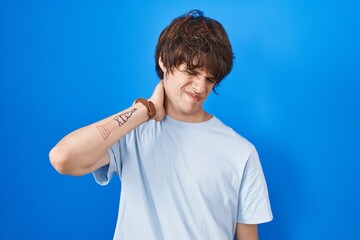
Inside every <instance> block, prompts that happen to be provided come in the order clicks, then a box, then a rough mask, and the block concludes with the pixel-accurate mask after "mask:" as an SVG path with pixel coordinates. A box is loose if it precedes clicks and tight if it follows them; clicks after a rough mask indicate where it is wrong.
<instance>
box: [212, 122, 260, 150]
mask: <svg viewBox="0 0 360 240" xmlns="http://www.w3.org/2000/svg"><path fill="white" fill-rule="evenodd" d="M214 126H215V128H214V129H215V131H218V134H219V136H221V137H222V138H223V140H226V139H227V140H226V142H227V143H231V145H232V146H235V147H237V148H239V149H242V150H246V151H249V152H252V151H254V150H255V146H254V145H253V144H252V143H251V142H250V141H249V140H248V139H246V138H245V137H243V136H242V135H241V134H239V133H238V132H236V131H235V130H234V129H233V128H231V127H229V126H228V125H226V124H224V123H223V122H222V121H221V120H220V119H218V118H216V117H214Z"/></svg>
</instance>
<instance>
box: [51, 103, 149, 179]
mask: <svg viewBox="0 0 360 240" xmlns="http://www.w3.org/2000/svg"><path fill="white" fill-rule="evenodd" d="M148 119H149V115H148V110H147V108H146V107H145V106H144V105H143V104H141V103H137V104H135V105H133V106H131V107H129V108H128V109H126V110H124V111H122V112H119V113H117V114H114V115H112V116H110V117H108V118H105V119H103V120H101V121H98V122H96V123H93V124H91V125H88V126H86V127H83V128H80V129H78V130H75V131H74V132H71V133H70V134H68V135H66V136H65V137H64V138H63V139H62V140H61V141H60V142H59V143H58V144H57V145H56V146H55V147H54V148H53V149H52V150H51V151H50V161H51V163H52V165H53V166H54V168H55V169H56V170H57V171H59V172H60V173H62V174H69V175H84V174H86V173H89V172H91V171H93V170H95V169H94V168H97V167H100V166H101V165H105V164H106V162H104V157H103V156H104V154H107V149H109V148H110V147H111V146H112V145H113V144H114V143H115V142H116V141H118V140H119V139H120V138H122V137H124V136H125V135H126V134H127V133H128V132H130V131H131V130H133V129H134V128H136V127H138V126H140V125H141V124H142V123H144V122H146V121H147V120H148ZM99 161H102V163H99Z"/></svg>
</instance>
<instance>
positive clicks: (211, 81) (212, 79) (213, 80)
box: [206, 78, 216, 84]
mask: <svg viewBox="0 0 360 240" xmlns="http://www.w3.org/2000/svg"><path fill="white" fill-rule="evenodd" d="M206 81H208V82H209V83H212V84H215V83H216V80H215V78H206Z"/></svg>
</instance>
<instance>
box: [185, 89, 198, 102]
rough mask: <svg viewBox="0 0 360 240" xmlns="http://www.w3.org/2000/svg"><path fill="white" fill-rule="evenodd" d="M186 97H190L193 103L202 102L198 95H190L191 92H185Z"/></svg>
mask: <svg viewBox="0 0 360 240" xmlns="http://www.w3.org/2000/svg"><path fill="white" fill-rule="evenodd" d="M185 93H186V95H187V96H188V97H190V99H192V100H193V101H194V102H200V101H201V100H202V97H201V96H200V95H198V94H195V93H192V92H186V91H185Z"/></svg>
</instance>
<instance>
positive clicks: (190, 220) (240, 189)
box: [94, 116, 272, 240]
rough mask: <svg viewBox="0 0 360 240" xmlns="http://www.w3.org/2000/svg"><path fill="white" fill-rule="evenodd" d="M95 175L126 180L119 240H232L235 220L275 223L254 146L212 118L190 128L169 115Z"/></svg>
mask: <svg viewBox="0 0 360 240" xmlns="http://www.w3.org/2000/svg"><path fill="white" fill-rule="evenodd" d="M108 153H109V156H110V164H108V165H106V166H104V167H102V168H99V169H98V170H96V171H94V176H95V179H96V181H97V182H98V183H99V184H101V185H106V184H107V183H108V182H109V181H110V179H111V178H112V176H113V175H114V174H116V173H117V174H118V175H119V176H120V179H121V186H122V187H121V197H120V206H119V213H118V220H117V225H116V230H115V235H114V239H121V240H133V239H147V240H151V239H154V240H161V239H165V240H167V239H171V240H175V239H181V240H187V239H189V240H193V239H200V240H201V239H204V240H209V239H229V240H230V239H233V237H234V234H235V228H236V224H237V223H248V224H258V223H263V222H267V221H271V219H272V212H271V208H270V202H269V198H268V191H267V186H266V182H265V178H264V175H263V171H262V168H261V165H260V161H259V158H258V154H257V152H256V149H255V148H254V146H253V145H252V144H251V143H249V142H248V141H247V140H246V139H244V138H243V137H241V136H240V135H238V134H237V133H236V132H234V131H233V130H232V129H231V128H229V127H227V126H225V125H224V124H223V123H222V122H221V121H220V120H219V119H217V118H216V117H212V118H211V119H210V120H208V121H206V122H202V123H185V122H180V121H176V120H174V119H171V118H170V117H168V116H166V117H165V118H164V120H163V121H161V122H155V121H153V120H152V121H149V122H146V123H144V124H142V125H141V126H140V127H138V128H136V129H134V130H133V131H131V132H130V133H128V134H127V135H126V136H125V137H124V138H122V139H120V140H119V141H118V142H117V143H115V144H114V145H113V146H112V147H111V148H110V149H109V150H108Z"/></svg>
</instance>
